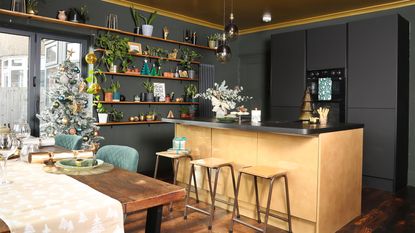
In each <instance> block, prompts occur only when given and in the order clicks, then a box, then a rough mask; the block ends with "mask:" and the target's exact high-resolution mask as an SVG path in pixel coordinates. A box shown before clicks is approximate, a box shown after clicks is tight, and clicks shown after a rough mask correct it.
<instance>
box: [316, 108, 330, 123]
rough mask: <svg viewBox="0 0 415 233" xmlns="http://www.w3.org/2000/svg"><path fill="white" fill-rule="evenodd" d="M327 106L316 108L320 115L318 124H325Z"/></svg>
mask: <svg viewBox="0 0 415 233" xmlns="http://www.w3.org/2000/svg"><path fill="white" fill-rule="evenodd" d="M329 111H330V109H329V108H322V107H320V108H318V109H317V112H318V114H319V115H320V125H327V116H328V115H329Z"/></svg>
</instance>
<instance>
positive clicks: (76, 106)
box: [72, 102, 82, 114]
mask: <svg viewBox="0 0 415 233" xmlns="http://www.w3.org/2000/svg"><path fill="white" fill-rule="evenodd" d="M81 110H82V106H81V104H80V103H77V102H73V104H72V113H73V114H76V113H78V112H81Z"/></svg>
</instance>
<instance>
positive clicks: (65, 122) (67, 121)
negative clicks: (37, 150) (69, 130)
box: [62, 117, 69, 125]
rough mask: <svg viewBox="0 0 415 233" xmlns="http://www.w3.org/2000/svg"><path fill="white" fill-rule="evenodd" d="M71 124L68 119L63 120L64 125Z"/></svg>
mask: <svg viewBox="0 0 415 233" xmlns="http://www.w3.org/2000/svg"><path fill="white" fill-rule="evenodd" d="M68 123H69V120H68V118H67V117H63V118H62V124H64V125H67V124H68Z"/></svg>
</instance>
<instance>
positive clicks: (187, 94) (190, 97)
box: [184, 83, 197, 102]
mask: <svg viewBox="0 0 415 233" xmlns="http://www.w3.org/2000/svg"><path fill="white" fill-rule="evenodd" d="M196 94H197V87H196V85H194V84H192V83H191V84H189V85H186V86H185V87H184V99H185V100H184V101H185V102H195V101H194V97H195V96H196Z"/></svg>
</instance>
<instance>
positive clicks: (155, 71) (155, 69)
mask: <svg viewBox="0 0 415 233" xmlns="http://www.w3.org/2000/svg"><path fill="white" fill-rule="evenodd" d="M150 75H151V76H157V66H156V63H154V64H153V66H152V68H151V71H150Z"/></svg>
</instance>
